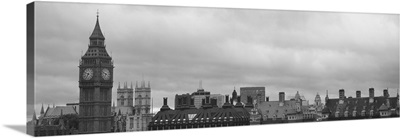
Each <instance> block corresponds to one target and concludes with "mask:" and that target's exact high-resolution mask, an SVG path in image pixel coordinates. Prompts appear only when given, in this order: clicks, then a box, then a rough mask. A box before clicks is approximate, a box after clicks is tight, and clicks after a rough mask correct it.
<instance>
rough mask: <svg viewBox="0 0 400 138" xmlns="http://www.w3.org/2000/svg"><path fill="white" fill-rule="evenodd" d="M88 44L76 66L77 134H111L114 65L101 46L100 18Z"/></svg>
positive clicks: (102, 39) (102, 44)
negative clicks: (77, 81)
mask: <svg viewBox="0 0 400 138" xmlns="http://www.w3.org/2000/svg"><path fill="white" fill-rule="evenodd" d="M89 40H90V42H89V46H88V49H87V51H86V53H85V54H84V55H82V57H81V60H80V63H79V132H80V133H101V132H110V131H111V121H112V116H111V90H112V87H113V68H114V65H113V61H112V59H111V57H110V56H109V55H108V53H107V50H106V45H105V44H104V40H105V38H104V36H103V33H102V32H101V29H100V25H99V15H97V20H96V25H95V27H94V30H93V33H92V35H91V36H90V37H89Z"/></svg>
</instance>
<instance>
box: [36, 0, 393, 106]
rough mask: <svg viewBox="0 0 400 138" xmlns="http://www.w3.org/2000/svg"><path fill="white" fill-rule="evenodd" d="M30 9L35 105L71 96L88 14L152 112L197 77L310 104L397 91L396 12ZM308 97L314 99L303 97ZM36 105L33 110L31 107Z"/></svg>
mask: <svg viewBox="0 0 400 138" xmlns="http://www.w3.org/2000/svg"><path fill="white" fill-rule="evenodd" d="M37 6H38V7H37V11H36V19H37V20H36V25H37V26H36V31H37V32H36V36H37V37H36V42H37V43H36V44H37V47H36V56H37V60H36V69H37V72H36V73H37V74H36V75H37V77H36V82H37V83H36V86H37V87H36V88H37V89H36V92H37V105H36V110H37V111H39V110H38V109H40V106H38V105H41V103H42V102H43V103H49V104H51V103H57V104H65V103H69V102H77V100H78V99H77V98H78V94H79V92H78V83H77V81H78V67H77V66H78V61H79V59H80V55H81V51H82V52H85V50H86V49H87V44H88V37H89V35H90V34H91V32H92V31H93V28H94V24H95V20H96V10H97V9H100V17H99V20H100V26H101V28H102V31H103V33H104V35H105V37H106V45H107V51H108V53H109V54H110V55H112V58H113V60H114V65H115V69H114V72H115V74H114V75H115V76H114V82H115V83H114V88H113V98H114V100H115V95H116V88H117V85H118V82H121V83H122V82H125V81H128V82H131V81H132V82H133V83H135V82H136V81H141V80H142V75H143V76H144V79H145V80H146V81H151V86H152V95H153V98H154V108H158V107H161V106H162V97H169V104H170V107H173V98H174V95H175V94H183V93H191V92H194V91H195V90H196V89H197V88H198V81H199V80H203V88H204V89H205V90H207V91H211V93H220V94H230V93H231V92H232V91H233V87H235V86H236V88H238V87H244V86H265V87H266V93H267V96H270V99H271V100H276V99H277V97H278V92H280V91H285V92H286V93H287V95H294V94H295V93H296V91H300V93H301V94H302V95H305V96H306V98H307V99H308V100H310V101H313V98H314V97H315V95H316V93H320V95H321V96H324V95H325V91H326V90H329V94H330V97H335V96H336V97H337V91H338V90H339V89H341V88H344V89H345V90H346V95H348V96H351V95H355V94H354V93H355V91H356V90H362V91H363V92H364V93H366V91H367V89H368V88H369V87H375V88H376V89H377V91H381V90H382V89H384V88H390V89H389V91H390V94H391V95H395V94H396V90H397V89H398V88H399V40H398V38H399V16H398V15H390V14H360V13H338V12H302V11H279V10H246V9H216V8H191V7H164V6H134V5H107V4H76V3H48V2H40V3H38V4H37ZM311 103H312V102H311ZM38 107H39V108H38Z"/></svg>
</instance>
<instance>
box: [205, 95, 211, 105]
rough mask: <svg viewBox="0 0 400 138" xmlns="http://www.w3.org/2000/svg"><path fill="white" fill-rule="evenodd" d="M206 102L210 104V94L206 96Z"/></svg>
mask: <svg viewBox="0 0 400 138" xmlns="http://www.w3.org/2000/svg"><path fill="white" fill-rule="evenodd" d="M206 104H210V96H206Z"/></svg>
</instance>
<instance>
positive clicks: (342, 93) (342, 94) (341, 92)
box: [339, 89, 346, 99]
mask: <svg viewBox="0 0 400 138" xmlns="http://www.w3.org/2000/svg"><path fill="white" fill-rule="evenodd" d="M345 98H346V96H345V95H344V89H340V90H339V99H345Z"/></svg>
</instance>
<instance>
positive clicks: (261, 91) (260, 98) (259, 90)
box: [240, 87, 265, 103]
mask: <svg viewBox="0 0 400 138" xmlns="http://www.w3.org/2000/svg"><path fill="white" fill-rule="evenodd" d="M240 96H241V97H248V96H250V97H251V98H252V99H254V100H257V103H261V102H264V101H265V87H240ZM242 102H243V103H247V102H248V101H247V99H246V98H243V99H242Z"/></svg>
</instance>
